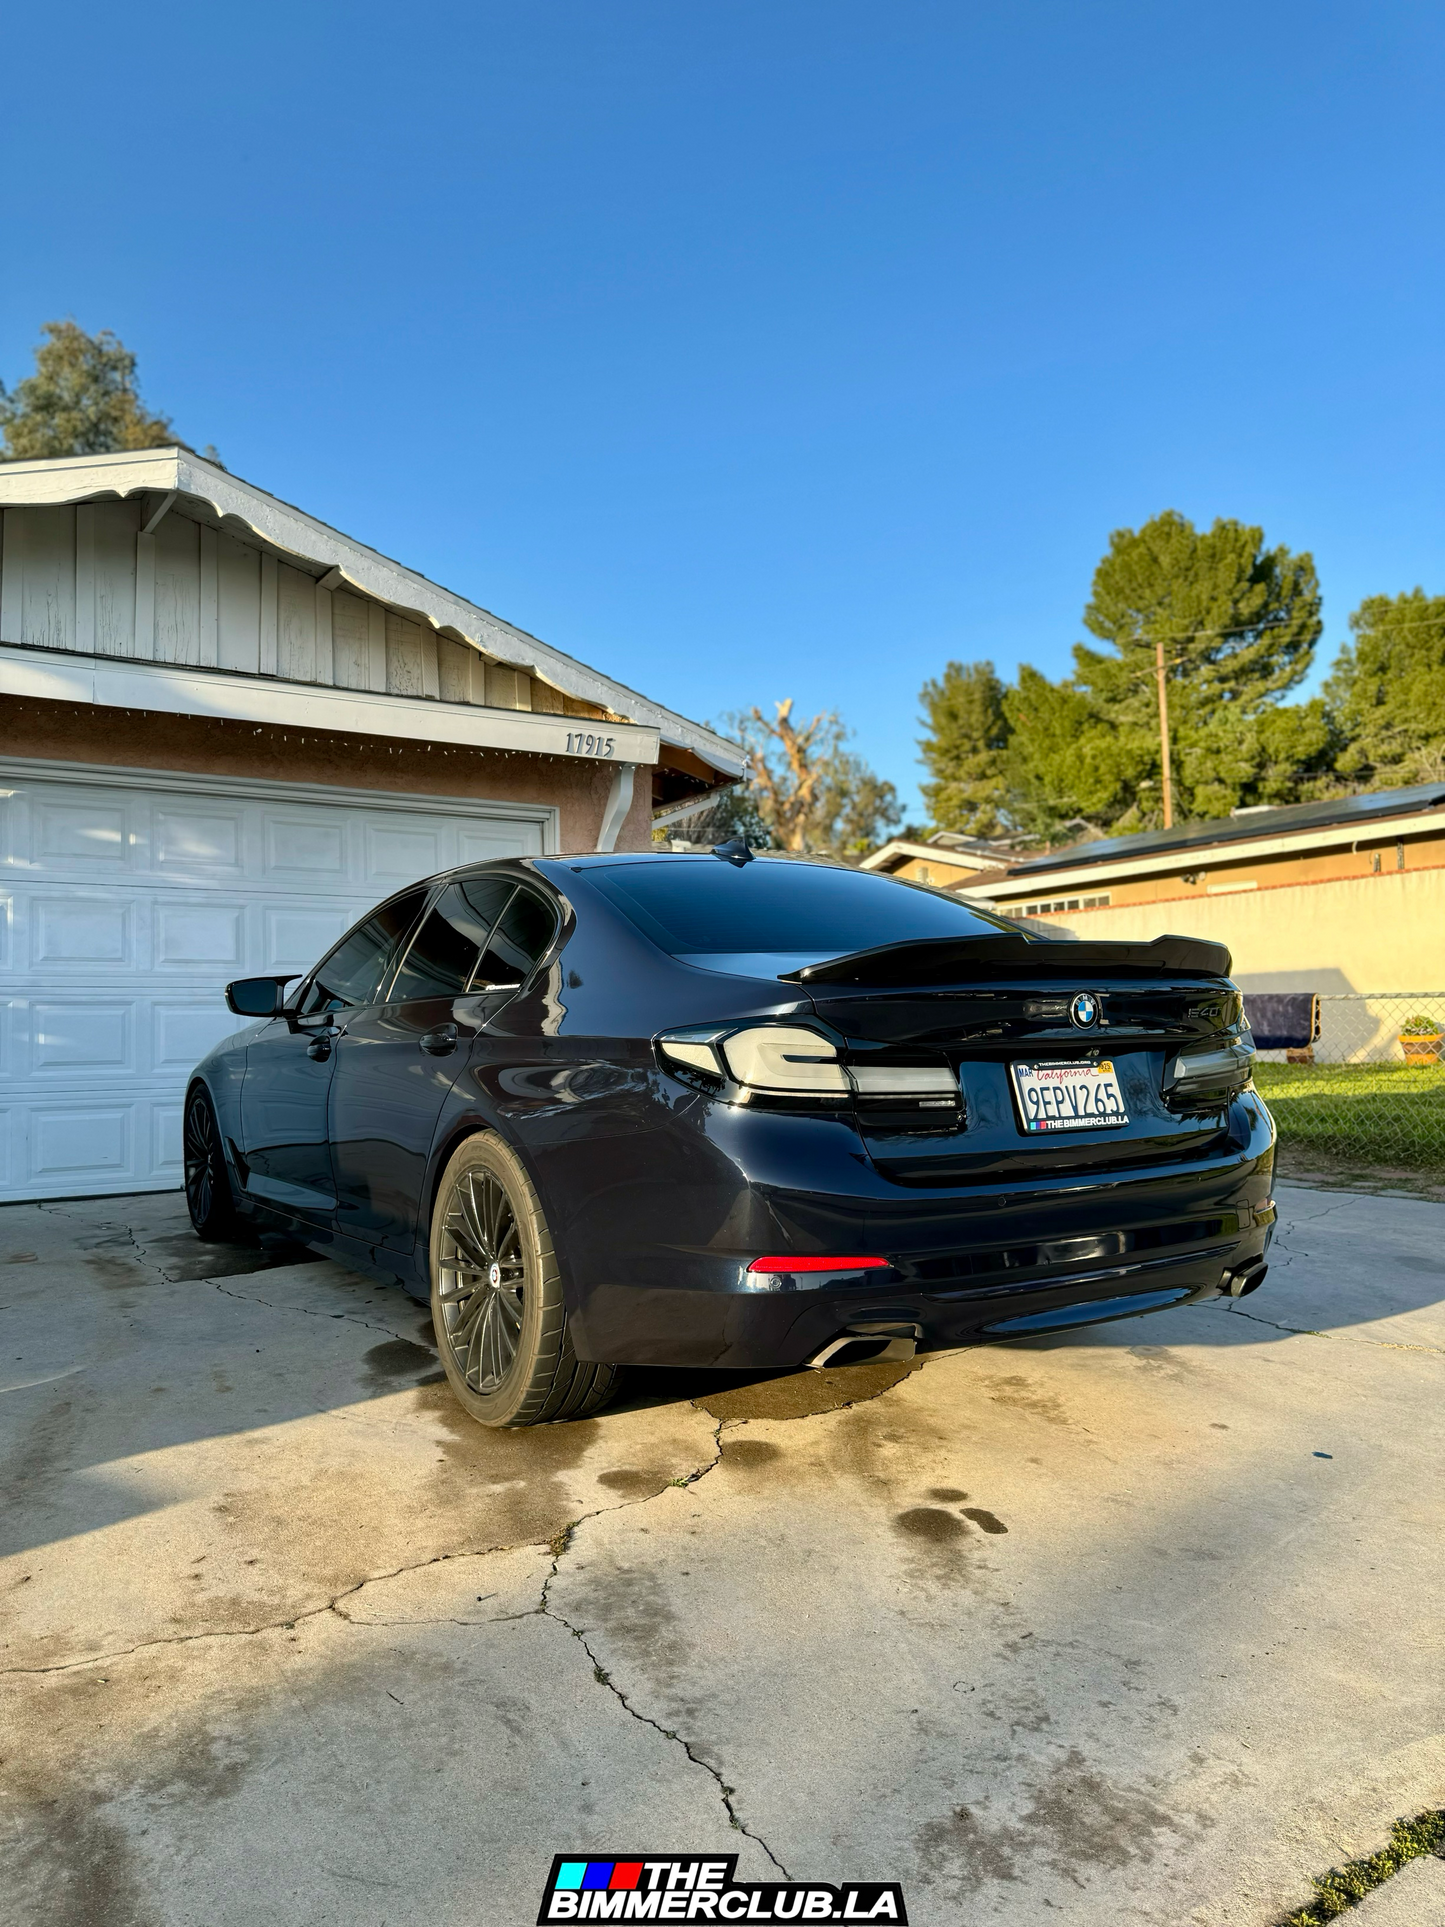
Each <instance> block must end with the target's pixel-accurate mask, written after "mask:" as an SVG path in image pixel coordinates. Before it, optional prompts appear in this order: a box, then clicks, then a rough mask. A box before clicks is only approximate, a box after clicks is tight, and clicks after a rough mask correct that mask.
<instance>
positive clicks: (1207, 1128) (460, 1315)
mask: <svg viewBox="0 0 1445 1927" xmlns="http://www.w3.org/2000/svg"><path fill="white" fill-rule="evenodd" d="M1229 967H1230V964H1229V954H1228V952H1227V951H1225V950H1223V949H1221V948H1220V947H1219V946H1218V945H1214V944H1209V943H1202V942H1194V941H1191V940H1189V939H1186V938H1182V937H1161V938H1159V939H1157V940H1156V941H1154V942H1153V943H1103V942H1093V943H1091V942H1069V941H1044V940H1040V939H1039V938H1037V937H1036V936H1034V935H1032V934H1031V933H1028V932H1026V931H1024V930H1023V929H1021V928H1020V927H1019V926H1018V925H1016V924H1011V923H1008V922H1006V921H1004V920H1002V919H1000V918H997V917H992V916H990V915H988V914H986V913H984V912H982V911H979V910H977V909H975V908H973V907H971V906H970V905H968V904H967V903H965V902H963V901H961V900H960V899H958V898H957V897H952V896H949V895H946V894H944V893H943V892H941V891H938V890H933V889H928V888H925V887H923V886H920V885H916V884H910V883H904V882H899V881H897V880H895V879H893V878H889V877H882V876H876V875H872V874H869V873H867V872H860V871H856V870H848V869H843V868H840V867H833V866H829V865H823V864H816V863H809V862H806V861H792V860H787V859H783V858H778V857H761V858H754V857H752V856H751V855H750V854H749V853H748V852H747V851H746V850H745V849H744V848H743V847H742V846H741V845H736V844H734V845H725V846H723V848H722V849H721V850H720V851H719V852H717V853H714V854H711V855H709V854H696V855H693V854H663V853H655V854H654V853H648V854H643V855H634V856H625V855H612V856H584V857H554V858H542V857H538V858H529V859H526V860H519V861H516V862H494V863H484V864H479V865H472V866H468V867H466V868H464V869H460V870H454V871H450V872H448V873H447V874H446V875H444V876H440V877H434V878H432V879H431V880H430V881H429V882H426V883H419V884H417V885H415V886H414V887H413V888H410V889H407V890H403V891H402V892H401V893H400V894H399V895H397V896H394V897H392V898H390V899H389V900H388V901H387V902H385V903H383V904H381V905H380V906H379V908H377V909H376V910H374V911H373V912H372V913H371V914H370V916H368V917H367V918H365V919H364V921H363V922H361V923H359V924H358V925H357V926H356V927H355V928H354V929H353V930H351V931H350V932H349V933H348V934H347V935H346V936H345V937H343V938H342V940H341V942H340V943H339V944H337V946H336V948H335V949H334V950H333V951H332V952H331V953H330V955H329V956H327V957H325V958H323V960H322V961H321V962H320V963H319V964H318V965H317V966H316V968H315V969H314V970H313V971H311V972H310V974H309V975H307V976H305V977H303V978H302V979H301V980H300V981H299V982H297V981H296V980H295V979H293V978H284V977H260V978H248V979H246V980H244V981H242V982H238V983H234V984H232V985H230V986H229V988H228V990H227V993H226V995H227V1001H228V1003H229V1005H230V1007H231V1009H232V1010H233V1011H235V1012H236V1013H237V1014H238V1015H240V1016H244V1017H250V1018H259V1019H261V1020H262V1021H261V1022H260V1023H259V1024H253V1025H252V1026H250V1027H248V1028H247V1029H245V1030H242V1031H239V1032H238V1033H237V1034H236V1035H235V1036H234V1037H231V1038H229V1039H228V1040H227V1041H226V1042H225V1043H223V1044H221V1045H220V1046H218V1048H217V1049H216V1050H214V1051H213V1052H212V1053H211V1055H210V1056H209V1057H207V1058H206V1059H205V1060H204V1062H203V1063H202V1064H201V1065H200V1066H199V1067H198V1068H197V1070H196V1073H195V1076H194V1078H193V1080H192V1082H191V1086H190V1090H189V1093H188V1096H187V1101H186V1116H185V1156H186V1194H187V1198H188V1201H189V1205H190V1211H191V1217H192V1220H193V1222H194V1224H195V1227H196V1230H197V1231H198V1232H199V1233H200V1235H201V1236H202V1237H203V1238H212V1239H215V1238H224V1237H228V1236H234V1235H236V1232H237V1229H238V1223H237V1220H238V1219H245V1220H249V1221H251V1222H252V1223H253V1224H254V1225H255V1226H257V1227H258V1228H259V1227H269V1228H271V1229H281V1230H285V1231H287V1232H289V1233H290V1234H291V1235H292V1236H294V1237H297V1238H299V1239H300V1240H301V1241H303V1242H304V1243H306V1244H309V1245H311V1246H312V1247H314V1248H315V1249H317V1250H320V1251H324V1252H326V1253H327V1254H328V1255H331V1256H334V1257H337V1258H340V1259H343V1260H345V1261H346V1262H349V1263H352V1264H356V1265H360V1266H362V1267H364V1268H368V1269H371V1270H374V1271H380V1272H383V1273H386V1274H388V1275H391V1276H396V1277H399V1278H400V1279H401V1281H402V1282H403V1283H404V1284H405V1286H406V1287H407V1289H408V1290H409V1291H411V1292H412V1293H413V1294H414V1295H415V1296H416V1297H418V1298H421V1299H426V1298H428V1297H429V1299H430V1303H431V1309H432V1316H433V1320H434V1323H435V1327H436V1335H437V1339H438V1343H439V1347H440V1351H441V1356H442V1362H443V1364H444V1365H445V1368H446V1372H447V1376H448V1378H449V1380H450V1381H451V1384H452V1387H453V1389H454V1390H455V1392H456V1395H457V1397H458V1399H459V1400H460V1401H461V1403H462V1404H463V1406H464V1407H465V1408H466V1409H467V1411H468V1412H470V1413H471V1414H472V1415H473V1416H474V1417H475V1418H477V1419H479V1420H481V1421H482V1423H484V1424H487V1425H529V1424H535V1423H537V1422H538V1421H542V1420H549V1419H562V1418H571V1417H577V1416H582V1415H584V1414H587V1413H590V1412H593V1411H596V1410H597V1409H598V1408H599V1407H600V1406H601V1405H602V1403H603V1402H604V1401H605V1400H606V1398H607V1396H608V1395H609V1393H610V1392H611V1390H612V1388H613V1386H614V1383H615V1381H616V1379H617V1375H618V1370H619V1368H620V1367H622V1366H624V1365H629V1364H642V1365H662V1364H667V1365H697V1366H722V1367H739V1368H753V1369H757V1368H765V1367H787V1366H799V1365H803V1364H813V1365H821V1364H827V1363H835V1364H847V1363H854V1362H861V1361H863V1360H865V1359H870V1358H878V1357H895V1358H896V1357H908V1356H911V1355H912V1353H913V1352H914V1350H915V1349H916V1348H919V1347H925V1348H926V1347H937V1346H943V1345H957V1344H960V1343H971V1342H975V1341H982V1340H988V1339H995V1338H1005V1337H1010V1336H1018V1335H1021V1334H1025V1333H1038V1332H1052V1331H1058V1330H1061V1329H1064V1328H1067V1327H1070V1326H1078V1325H1086V1324H1091V1323H1095V1322H1098V1321H1100V1320H1104V1319H1112V1318H1121V1317H1126V1316H1129V1315H1131V1314H1133V1313H1137V1312H1145V1311H1154V1310H1158V1309H1160V1308H1162V1307H1164V1306H1166V1305H1176V1304H1182V1303H1185V1302H1189V1301H1194V1300H1198V1299H1203V1298H1210V1297H1214V1296H1216V1295H1217V1294H1219V1293H1221V1292H1227V1293H1233V1294H1236V1295H1237V1294H1239V1293H1242V1292H1247V1291H1252V1290H1253V1289H1254V1288H1255V1287H1256V1286H1257V1285H1258V1284H1259V1282H1260V1280H1261V1279H1262V1278H1263V1276H1264V1271H1265V1251H1266V1248H1267V1246H1268V1243H1269V1239H1270V1236H1271V1230H1272V1226H1273V1222H1274V1207H1273V1204H1272V1203H1271V1199H1270V1182H1271V1172H1272V1167H1273V1157H1274V1129H1273V1126H1272V1124H1271V1121H1270V1118H1269V1114H1268V1112H1267V1111H1266V1110H1265V1108H1264V1105H1263V1104H1262V1103H1261V1102H1260V1099H1259V1098H1258V1096H1257V1095H1256V1094H1255V1092H1254V1090H1253V1088H1252V1084H1251V1076H1250V1073H1251V1065H1252V1062H1253V1049H1252V1046H1251V1043H1250V1039H1249V1033H1248V1030H1247V1028H1246V1027H1245V1024H1244V1021H1243V1013H1242V1006H1241V999H1240V997H1239V994H1238V992H1237V991H1236V990H1235V989H1234V987H1233V985H1232V984H1231V983H1230V982H1229V978H1228V971H1229Z"/></svg>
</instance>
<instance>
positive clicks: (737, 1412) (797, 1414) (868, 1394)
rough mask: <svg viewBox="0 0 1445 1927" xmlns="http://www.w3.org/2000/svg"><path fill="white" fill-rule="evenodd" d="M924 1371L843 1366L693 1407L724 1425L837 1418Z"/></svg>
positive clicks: (716, 1396)
mask: <svg viewBox="0 0 1445 1927" xmlns="http://www.w3.org/2000/svg"><path fill="white" fill-rule="evenodd" d="M922 1365H923V1360H922V1359H921V1358H912V1359H909V1360H907V1361H906V1362H905V1363H902V1364H890V1365H840V1366H837V1367H836V1368H833V1369H829V1370H825V1371H821V1372H814V1371H801V1372H788V1373H786V1374H785V1375H782V1376H779V1377H776V1378H758V1379H754V1380H753V1381H752V1382H751V1383H749V1384H746V1385H736V1386H732V1387H728V1388H725V1389H724V1390H722V1391H717V1392H704V1393H701V1394H700V1395H699V1396H698V1397H697V1398H695V1399H694V1401H693V1403H694V1404H695V1405H700V1406H701V1407H702V1409H703V1410H704V1411H705V1412H711V1414H712V1416H713V1417H714V1418H721V1419H747V1418H759V1419H762V1418H771V1419H791V1418H816V1417H817V1415H818V1414H819V1413H820V1412H836V1411H839V1410H840V1409H841V1408H842V1407H843V1406H845V1405H856V1404H858V1403H859V1402H860V1401H862V1400H866V1399H873V1398H878V1397H880V1396H881V1395H882V1394H883V1393H884V1392H888V1391H891V1390H892V1389H893V1387H894V1386H895V1385H898V1384H901V1383H902V1381H903V1380H904V1379H905V1378H907V1377H908V1375H909V1374H910V1373H911V1372H916V1371H918V1370H920V1369H921V1368H922Z"/></svg>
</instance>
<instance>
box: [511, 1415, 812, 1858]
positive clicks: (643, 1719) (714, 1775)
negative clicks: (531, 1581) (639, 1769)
mask: <svg viewBox="0 0 1445 1927" xmlns="http://www.w3.org/2000/svg"><path fill="white" fill-rule="evenodd" d="M722 1429H723V1421H722V1420H721V1419H720V1420H719V1421H718V1423H717V1426H716V1427H715V1428H714V1431H713V1441H714V1443H715V1445H716V1446H717V1454H716V1456H715V1457H714V1459H713V1460H712V1463H711V1464H709V1465H705V1466H703V1467H702V1468H701V1470H700V1471H697V1472H694V1473H693V1474H691V1476H690V1477H689V1478H687V1479H685V1480H683V1481H682V1482H681V1483H683V1484H685V1485H696V1483H697V1482H698V1480H699V1479H703V1478H706V1476H707V1474H708V1473H709V1472H711V1471H713V1470H714V1468H715V1467H717V1466H718V1465H720V1464H721V1463H722ZM661 1497H662V1493H660V1492H657V1493H653V1494H652V1495H651V1497H649V1498H647V1499H643V1500H636V1501H634V1502H633V1503H634V1504H640V1505H650V1504H651V1503H652V1501H653V1499H660V1498H661ZM623 1509H624V1508H622V1507H619V1506H605V1507H600V1508H599V1509H598V1511H596V1512H589V1513H587V1514H585V1515H584V1516H583V1517H582V1518H581V1519H578V1520H577V1521H576V1522H575V1523H574V1524H572V1525H570V1526H568V1527H567V1528H566V1530H565V1532H563V1533H559V1534H558V1535H557V1538H556V1539H555V1540H554V1541H553V1542H552V1544H553V1557H552V1566H551V1570H550V1571H549V1572H548V1574H547V1577H546V1579H545V1580H544V1581H543V1582H542V1597H541V1603H540V1604H539V1606H538V1607H537V1616H538V1617H540V1618H543V1619H550V1620H553V1621H554V1622H555V1623H556V1624H557V1625H559V1626H561V1627H562V1628H563V1629H564V1630H565V1631H566V1632H569V1633H570V1634H571V1635H572V1637H573V1639H575V1640H576V1641H577V1644H578V1645H579V1646H580V1647H581V1648H582V1650H583V1652H584V1653H585V1654H586V1655H587V1657H588V1659H589V1660H590V1661H591V1662H592V1677H593V1678H594V1679H595V1680H596V1681H597V1684H598V1685H599V1686H605V1687H606V1688H607V1690H608V1692H609V1693H611V1694H612V1696H613V1698H614V1699H615V1700H616V1701H617V1702H618V1704H619V1705H620V1706H621V1707H622V1709H623V1711H624V1712H626V1713H627V1714H628V1715H630V1717H631V1718H632V1719H634V1720H636V1721H637V1722H638V1723H639V1725H641V1726H650V1727H651V1728H652V1730H653V1732H654V1733H660V1734H661V1735H662V1737H663V1738H664V1739H665V1740H671V1741H672V1743H673V1745H674V1746H679V1747H681V1748H682V1750H683V1752H684V1753H685V1754H686V1755H687V1758H688V1759H689V1760H690V1761H691V1762H692V1764H693V1765H694V1766H696V1767H700V1768H701V1769H702V1771H703V1772H704V1773H706V1774H707V1775H708V1777H709V1778H710V1779H711V1780H713V1781H714V1782H715V1784H716V1786H717V1790H718V1795H719V1797H720V1798H721V1800H722V1804H723V1810H724V1812H725V1813H726V1814H727V1817H728V1825H729V1826H730V1827H732V1828H733V1829H734V1831H735V1832H737V1833H741V1834H743V1835H744V1836H745V1837H746V1838H747V1839H749V1840H752V1841H754V1842H756V1844H757V1845H758V1846H760V1847H761V1848H762V1850H763V1852H764V1853H765V1854H766V1855H767V1856H768V1859H769V1860H770V1861H771V1862H772V1863H773V1865H774V1866H775V1867H776V1868H777V1870H778V1872H779V1873H780V1874H781V1875H782V1877H783V1879H784V1880H791V1879H792V1877H793V1876H792V1875H791V1874H790V1873H789V1872H788V1869H787V1868H786V1867H785V1866H784V1865H783V1863H782V1861H781V1860H780V1859H779V1858H778V1856H777V1855H776V1854H775V1853H774V1852H773V1850H772V1848H771V1847H770V1846H769V1845H768V1843H767V1841H766V1840H765V1839H764V1838H763V1836H762V1835H761V1834H760V1833H755V1832H754V1831H753V1829H752V1828H751V1827H750V1826H749V1825H748V1824H747V1822H746V1821H745V1820H744V1819H743V1818H742V1816H741V1815H740V1814H739V1812H738V1810H737V1807H736V1805H735V1804H734V1803H735V1801H736V1798H737V1788H736V1787H733V1786H729V1785H728V1783H727V1781H726V1780H725V1779H724V1778H723V1776H722V1774H721V1773H720V1772H719V1771H718V1769H717V1768H716V1767H715V1766H711V1765H709V1764H708V1762H707V1761H706V1760H704V1759H702V1758H701V1757H700V1756H699V1755H698V1753H697V1752H695V1751H694V1748H693V1744H692V1742H691V1740H687V1739H684V1738H683V1736H682V1734H681V1733H676V1732H674V1731H673V1729H672V1728H671V1727H670V1726H664V1725H663V1724H662V1722H661V1721H660V1720H655V1719H653V1718H652V1716H651V1715H650V1714H648V1713H642V1712H639V1711H638V1709H637V1707H635V1706H634V1705H633V1703H632V1701H631V1700H630V1699H629V1698H628V1697H627V1694H626V1693H625V1692H624V1691H623V1690H622V1688H621V1687H620V1686H619V1685H618V1684H617V1682H616V1680H615V1679H613V1677H612V1675H611V1674H610V1673H609V1672H608V1671H607V1669H606V1667H605V1666H604V1665H603V1664H602V1662H601V1660H600V1659H599V1658H598V1657H597V1654H596V1653H595V1652H593V1650H592V1648H591V1646H590V1645H589V1644H588V1642H587V1635H586V1634H585V1633H584V1632H583V1630H582V1628H581V1627H580V1626H574V1625H573V1624H572V1622H571V1620H570V1619H567V1618H566V1617H565V1616H564V1615H563V1614H562V1613H560V1612H558V1611H557V1609H556V1607H555V1606H553V1604H552V1603H551V1600H550V1598H549V1596H548V1595H549V1593H550V1591H551V1586H552V1581H553V1580H554V1579H555V1578H556V1577H557V1569H558V1567H559V1566H560V1564H561V1562H562V1560H563V1559H564V1558H565V1557H566V1555H567V1553H568V1552H569V1551H570V1549H571V1547H572V1543H573V1541H574V1539H575V1538H576V1535H577V1531H578V1528H579V1527H581V1526H583V1525H585V1524H586V1523H587V1521H588V1520H589V1519H595V1518H599V1517H601V1516H602V1513H604V1512H615V1511H621V1510H623Z"/></svg>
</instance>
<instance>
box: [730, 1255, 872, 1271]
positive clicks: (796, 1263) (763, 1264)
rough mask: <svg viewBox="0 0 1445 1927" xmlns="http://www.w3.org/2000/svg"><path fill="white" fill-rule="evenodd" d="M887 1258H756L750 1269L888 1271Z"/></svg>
mask: <svg viewBox="0 0 1445 1927" xmlns="http://www.w3.org/2000/svg"><path fill="white" fill-rule="evenodd" d="M887 1269H888V1260H887V1259H886V1258H788V1257H781V1258H754V1259H753V1262H752V1263H751V1264H750V1265H749V1266H748V1270H749V1271H886V1270H887Z"/></svg>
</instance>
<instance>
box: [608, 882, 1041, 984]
mask: <svg viewBox="0 0 1445 1927" xmlns="http://www.w3.org/2000/svg"><path fill="white" fill-rule="evenodd" d="M587 875H588V877H589V879H590V881H591V882H593V883H595V884H596V885H597V887H598V888H599V889H600V890H602V891H603V892H604V893H605V894H606V895H607V896H608V897H609V898H610V899H611V901H612V902H613V903H614V904H616V906H617V908H618V909H619V910H622V911H623V912H625V914H626V915H627V916H628V917H629V918H630V919H631V920H632V922H633V923H635V924H636V925H637V927H638V929H639V930H641V931H643V932H644V934H645V935H647V936H649V937H650V938H651V939H652V941H653V942H654V943H655V944H657V945H658V947H659V948H660V949H663V950H667V951H670V952H671V954H672V955H673V956H674V957H681V958H683V959H684V960H686V961H687V962H689V963H697V964H702V965H703V966H704V967H710V968H713V969H717V970H738V969H744V970H766V971H769V972H770V973H771V972H777V971H782V970H795V969H798V968H800V967H801V966H802V965H803V964H806V963H816V962H819V961H821V960H822V959H823V958H825V957H844V956H847V955H848V954H849V953H850V952H851V951H854V950H870V949H872V948H874V947H875V946H876V945H878V944H886V943H909V942H916V941H917V940H918V939H920V938H925V937H981V936H984V935H987V934H988V933H989V932H991V931H994V930H1012V929H1015V928H1016V927H1017V926H1016V925H1014V924H1010V923H1007V922H1005V921H1004V920H1003V919H1002V918H1000V917H991V916H989V915H988V914H987V913H986V912H983V911H979V910H973V909H970V908H969V906H968V905H967V904H966V903H961V902H959V900H958V899H957V898H955V897H947V896H944V895H942V894H941V893H940V892H938V891H935V890H928V889H924V888H921V887H919V886H918V885H916V884H909V883H900V882H899V881H898V880H897V879H896V878H894V877H881V876H875V875H874V874H873V873H872V872H871V871H869V870H841V869H840V870H835V869H830V868H827V867H825V866H824V865H821V864H813V863H787V862H778V861H775V860H773V859H770V858H767V857H761V858H758V859H757V860H755V861H754V862H752V863H747V864H744V865H743V866H742V867H741V868H739V867H738V866H737V865H735V864H731V863H725V862H723V861H722V860H721V859H719V858H717V857H666V856H660V857H656V858H654V859H651V860H650V861H647V862H643V863H626V864H622V863H619V864H617V865H615V866H613V865H611V864H608V865H601V864H599V865H598V866H597V868H596V869H592V868H591V867H589V869H588V871H587Z"/></svg>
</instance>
